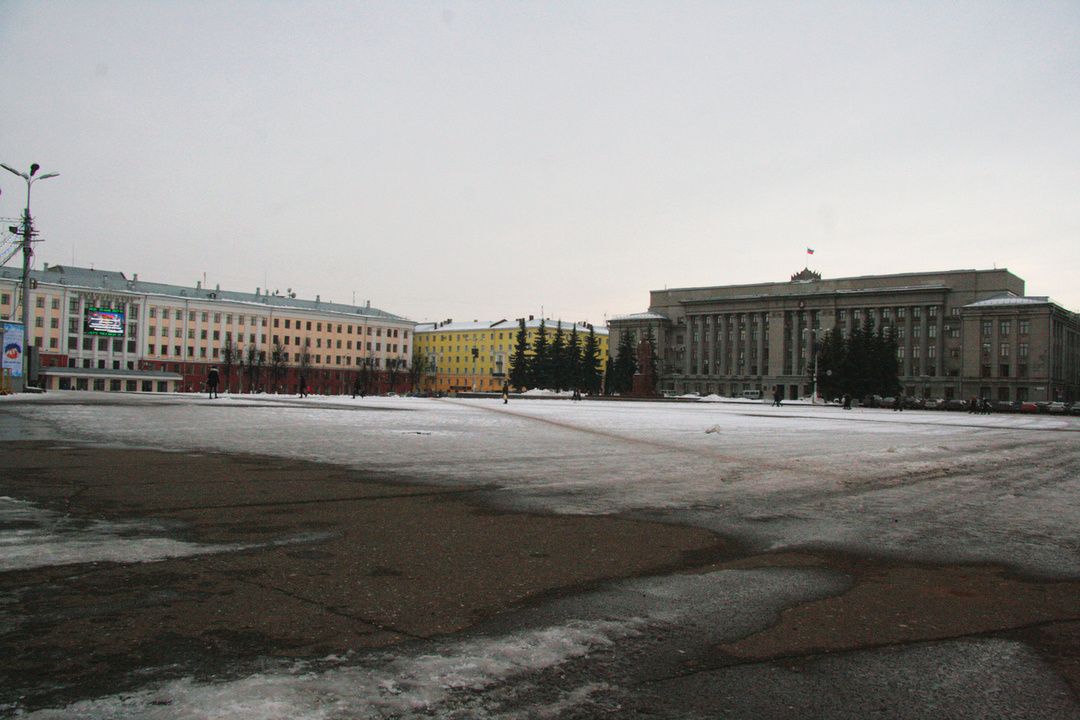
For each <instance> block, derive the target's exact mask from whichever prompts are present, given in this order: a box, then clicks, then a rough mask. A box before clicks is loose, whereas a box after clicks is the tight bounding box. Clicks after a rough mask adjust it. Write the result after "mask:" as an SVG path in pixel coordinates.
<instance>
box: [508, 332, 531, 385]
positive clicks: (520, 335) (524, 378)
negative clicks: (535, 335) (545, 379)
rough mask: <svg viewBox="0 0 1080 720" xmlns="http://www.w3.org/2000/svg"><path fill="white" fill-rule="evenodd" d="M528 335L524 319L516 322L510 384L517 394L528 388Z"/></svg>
mask: <svg viewBox="0 0 1080 720" xmlns="http://www.w3.org/2000/svg"><path fill="white" fill-rule="evenodd" d="M528 351H529V334H528V333H527V332H526V331H525V319H524V318H522V319H521V320H519V321H518V331H517V337H516V338H515V339H514V355H513V357H511V358H510V375H509V381H510V384H511V385H513V386H514V387H515V388H517V389H518V392H521V391H522V390H525V389H526V388H527V387H529V358H528V355H527V353H528Z"/></svg>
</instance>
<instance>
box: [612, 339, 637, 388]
mask: <svg viewBox="0 0 1080 720" xmlns="http://www.w3.org/2000/svg"><path fill="white" fill-rule="evenodd" d="M635 355H636V352H635V348H634V338H633V333H631V332H629V331H623V332H622V333H620V334H619V347H618V349H617V350H616V356H615V363H614V365H613V366H612V375H613V377H612V378H611V379H610V380H609V381H608V390H610V391H612V392H617V393H625V392H630V390H631V389H633V387H634V373H635V372H636V371H637V357H635Z"/></svg>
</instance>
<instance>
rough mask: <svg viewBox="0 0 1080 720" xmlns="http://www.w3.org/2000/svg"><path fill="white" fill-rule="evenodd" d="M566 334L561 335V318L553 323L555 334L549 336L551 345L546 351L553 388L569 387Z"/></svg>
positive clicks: (564, 388) (560, 389)
mask: <svg viewBox="0 0 1080 720" xmlns="http://www.w3.org/2000/svg"><path fill="white" fill-rule="evenodd" d="M565 353H566V336H565V335H563V329H562V320H559V321H558V322H557V323H556V325H555V334H554V335H552V336H551V347H550V349H549V351H548V362H549V364H550V365H551V385H550V387H551V388H552V389H554V390H559V391H562V390H566V389H567V388H568V387H569V384H568V383H567V379H566V365H565V363H566V358H565Z"/></svg>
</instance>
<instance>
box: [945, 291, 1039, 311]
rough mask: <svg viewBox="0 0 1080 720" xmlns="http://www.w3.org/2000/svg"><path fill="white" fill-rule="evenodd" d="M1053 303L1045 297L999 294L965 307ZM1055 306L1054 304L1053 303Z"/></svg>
mask: <svg viewBox="0 0 1080 720" xmlns="http://www.w3.org/2000/svg"><path fill="white" fill-rule="evenodd" d="M1051 303H1053V300H1051V299H1050V298H1049V297H1047V296H1046V295H1013V294H1012V293H1001V294H1000V295H995V296H994V297H991V298H986V299H985V300H979V301H978V302H973V303H969V304H967V305H965V306H964V307H966V308H980V307H1000V306H1005V305H1047V304H1051ZM1053 304H1056V303H1053Z"/></svg>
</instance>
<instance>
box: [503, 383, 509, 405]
mask: <svg viewBox="0 0 1080 720" xmlns="http://www.w3.org/2000/svg"><path fill="white" fill-rule="evenodd" d="M502 396H503V405H505V404H506V403H507V402H509V401H510V386H509V385H508V384H506V383H503V391H502Z"/></svg>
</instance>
